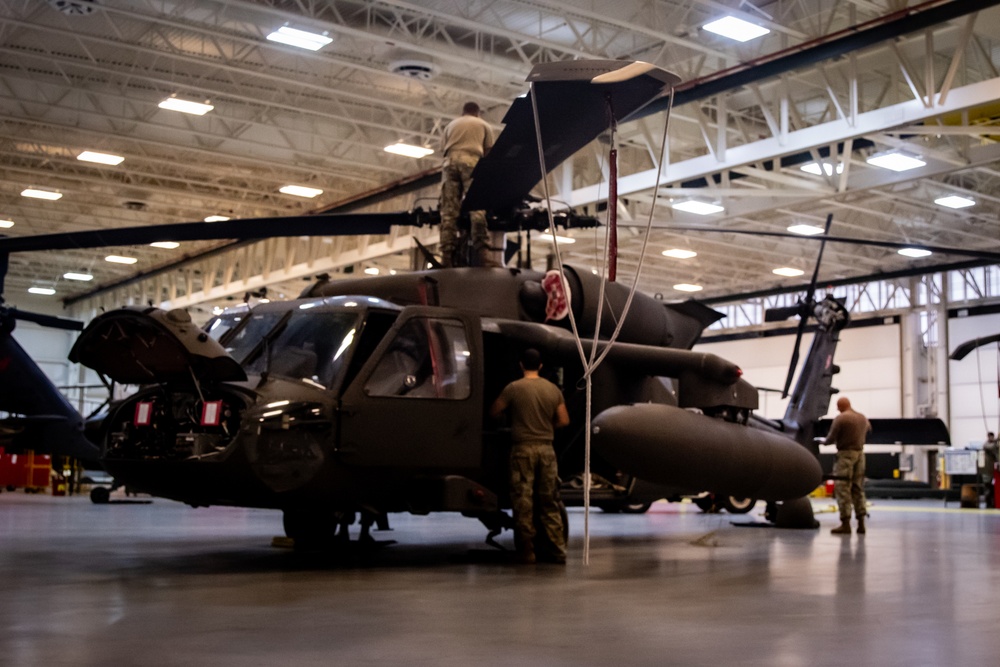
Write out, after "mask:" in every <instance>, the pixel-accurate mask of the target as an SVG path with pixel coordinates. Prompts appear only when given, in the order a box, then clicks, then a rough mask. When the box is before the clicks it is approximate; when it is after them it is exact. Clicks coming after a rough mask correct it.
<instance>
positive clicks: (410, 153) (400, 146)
mask: <svg viewBox="0 0 1000 667" xmlns="http://www.w3.org/2000/svg"><path fill="white" fill-rule="evenodd" d="M382 150H384V151H385V152H386V153H395V154H396V155H405V156H406V157H416V158H421V157H427V156H428V155H431V154H432V153H433V152H434V149H433V148H427V147H426V146H413V145H412V144H404V143H402V142H397V143H395V144H390V145H388V146H386V147H385V148H383V149H382Z"/></svg>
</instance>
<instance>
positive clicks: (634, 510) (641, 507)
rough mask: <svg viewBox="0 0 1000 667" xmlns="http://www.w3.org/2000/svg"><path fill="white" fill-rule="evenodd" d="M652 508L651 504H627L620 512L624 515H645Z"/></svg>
mask: <svg viewBox="0 0 1000 667" xmlns="http://www.w3.org/2000/svg"><path fill="white" fill-rule="evenodd" d="M652 506H653V503H628V504H627V505H622V507H621V511H622V512H624V513H625V514H645V513H646V512H648V511H649V508H650V507H652Z"/></svg>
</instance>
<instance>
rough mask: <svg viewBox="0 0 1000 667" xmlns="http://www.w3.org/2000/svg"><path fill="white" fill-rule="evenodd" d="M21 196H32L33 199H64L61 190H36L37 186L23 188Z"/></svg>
mask: <svg viewBox="0 0 1000 667" xmlns="http://www.w3.org/2000/svg"><path fill="white" fill-rule="evenodd" d="M21 196H22V197H31V198H32V199H47V200H49V201H55V200H57V199H62V193H61V192H50V191H49V190H36V189H35V188H27V189H25V190H21Z"/></svg>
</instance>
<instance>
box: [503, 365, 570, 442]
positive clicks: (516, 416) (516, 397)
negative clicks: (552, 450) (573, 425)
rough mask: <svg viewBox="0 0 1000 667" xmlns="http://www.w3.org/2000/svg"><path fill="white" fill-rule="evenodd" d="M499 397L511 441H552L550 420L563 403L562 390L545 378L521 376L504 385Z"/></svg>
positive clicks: (553, 431)
mask: <svg viewBox="0 0 1000 667" xmlns="http://www.w3.org/2000/svg"><path fill="white" fill-rule="evenodd" d="M500 398H501V399H502V400H503V401H504V402H505V403H506V404H507V412H508V414H509V415H510V422H511V424H510V426H511V439H512V440H513V441H514V442H515V443H518V442H552V440H553V438H554V437H555V427H554V426H553V425H552V421H553V420H554V419H555V416H556V411H557V410H558V409H559V406H560V405H562V403H563V397H562V392H560V391H559V387H557V386H555V385H554V384H552V383H551V382H549V381H548V380H546V379H545V378H541V377H539V378H521V379H520V380H515V381H514V382H511V383H510V384H509V385H507V386H506V387H504V390H503V391H502V392H501V393H500Z"/></svg>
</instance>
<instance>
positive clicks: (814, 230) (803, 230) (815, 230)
mask: <svg viewBox="0 0 1000 667" xmlns="http://www.w3.org/2000/svg"><path fill="white" fill-rule="evenodd" d="M788 231H790V232H791V233H792V234H801V235H802V236H816V235H817V234H822V233H823V228H822V227H816V226H815V225H804V224H800V225H792V226H791V227H789V228H788Z"/></svg>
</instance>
